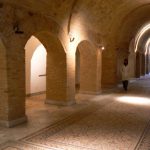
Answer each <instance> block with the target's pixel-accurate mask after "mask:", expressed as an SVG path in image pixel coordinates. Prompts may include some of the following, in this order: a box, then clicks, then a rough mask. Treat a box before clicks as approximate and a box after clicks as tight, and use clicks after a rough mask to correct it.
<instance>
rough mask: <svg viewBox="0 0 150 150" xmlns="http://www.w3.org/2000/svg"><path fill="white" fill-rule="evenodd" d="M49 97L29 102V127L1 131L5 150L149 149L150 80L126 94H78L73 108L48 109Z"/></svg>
mask: <svg viewBox="0 0 150 150" xmlns="http://www.w3.org/2000/svg"><path fill="white" fill-rule="evenodd" d="M43 99H44V95H41V96H33V97H30V98H28V99H27V116H28V123H27V124H23V125H20V126H17V127H14V128H10V129H7V128H2V127H0V144H1V145H0V149H4V150H16V149H21V150H32V149H38V150H46V149H49V150H50V149H54V150H135V149H139V150H148V149H150V77H143V78H141V79H137V80H135V81H134V82H131V83H130V84H129V90H128V91H127V92H124V91H123V90H122V88H121V87H119V88H118V90H117V92H115V93H104V94H101V95H98V96H92V95H80V94H79V95H77V96H76V99H77V104H76V105H73V106H67V107H62V106H54V105H53V106H52V105H47V104H44V101H43Z"/></svg>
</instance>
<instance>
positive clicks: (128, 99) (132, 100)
mask: <svg viewBox="0 0 150 150" xmlns="http://www.w3.org/2000/svg"><path fill="white" fill-rule="evenodd" d="M117 101H119V102H122V103H128V104H134V105H146V106H147V105H149V106H150V99H149V98H145V97H134V96H121V97H117Z"/></svg>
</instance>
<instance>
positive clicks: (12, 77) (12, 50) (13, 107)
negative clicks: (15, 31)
mask: <svg viewBox="0 0 150 150" xmlns="http://www.w3.org/2000/svg"><path fill="white" fill-rule="evenodd" d="M12 39H13V40H12ZM5 42H6V45H7V47H6V53H5V54H4V55H3V56H4V58H3V59H4V61H3V64H1V65H2V66H1V69H2V72H1V75H2V78H1V79H2V85H1V92H0V93H1V98H0V108H1V109H0V114H1V115H0V124H1V125H3V126H6V127H12V126H15V125H17V124H20V123H23V122H25V121H26V120H27V117H26V115H25V51H24V42H23V40H22V39H21V37H20V36H19V35H14V37H10V39H9V40H7V41H5ZM0 55H1V54H0ZM6 64H7V67H6Z"/></svg>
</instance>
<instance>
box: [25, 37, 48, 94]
mask: <svg viewBox="0 0 150 150" xmlns="http://www.w3.org/2000/svg"><path fill="white" fill-rule="evenodd" d="M25 54H26V58H25V61H26V94H33V93H38V92H43V91H45V90H46V77H39V75H41V74H46V50H45V48H44V46H43V45H41V42H40V41H39V40H38V39H37V38H36V37H34V36H32V37H31V38H30V39H29V40H28V42H27V44H26V46H25Z"/></svg>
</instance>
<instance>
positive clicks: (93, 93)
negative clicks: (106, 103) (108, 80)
mask: <svg viewBox="0 0 150 150" xmlns="http://www.w3.org/2000/svg"><path fill="white" fill-rule="evenodd" d="M101 93H102V91H97V92H91V91H79V94H88V95H99V94H101Z"/></svg>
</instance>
